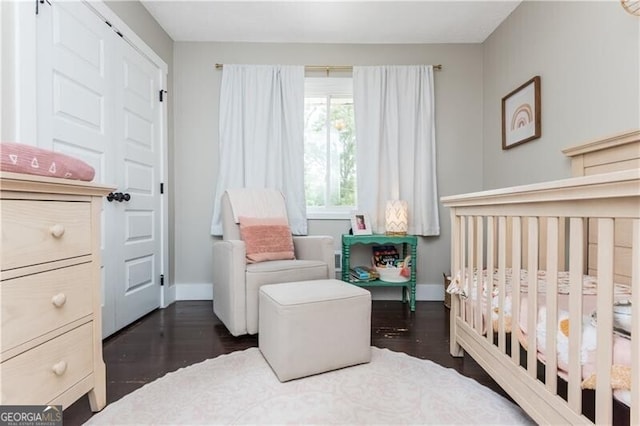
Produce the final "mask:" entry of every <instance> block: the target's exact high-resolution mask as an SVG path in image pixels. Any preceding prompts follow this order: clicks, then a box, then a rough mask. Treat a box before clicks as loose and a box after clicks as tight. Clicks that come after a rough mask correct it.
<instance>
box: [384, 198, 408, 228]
mask: <svg viewBox="0 0 640 426" xmlns="http://www.w3.org/2000/svg"><path fill="white" fill-rule="evenodd" d="M407 211H408V206H407V202H406V201H404V200H389V201H387V208H386V209H385V215H384V218H385V231H386V234H387V235H407V227H408V220H407V217H408V213H407Z"/></svg>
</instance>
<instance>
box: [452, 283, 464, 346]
mask: <svg viewBox="0 0 640 426" xmlns="http://www.w3.org/2000/svg"><path fill="white" fill-rule="evenodd" d="M459 312H460V298H459V297H458V295H451V312H450V314H449V353H450V354H451V356H453V357H457V358H460V357H462V356H464V349H462V346H460V344H459V343H458V341H457V340H456V334H457V333H456V332H457V330H456V318H457V317H458V316H459V315H460V314H459Z"/></svg>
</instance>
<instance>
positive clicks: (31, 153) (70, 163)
mask: <svg viewBox="0 0 640 426" xmlns="http://www.w3.org/2000/svg"><path fill="white" fill-rule="evenodd" d="M0 170H2V171H5V172H13V173H26V174H29V175H39V176H49V177H58V178H65V179H75V180H84V181H92V180H93V178H94V176H95V170H94V169H93V167H91V166H90V165H89V164H87V163H85V162H84V161H82V160H80V159H78V158H74V157H70V156H68V155H65V154H62V153H59V152H54V151H50V150H47V149H42V148H37V147H35V146H31V145H26V144H20V143H11V142H2V143H0Z"/></svg>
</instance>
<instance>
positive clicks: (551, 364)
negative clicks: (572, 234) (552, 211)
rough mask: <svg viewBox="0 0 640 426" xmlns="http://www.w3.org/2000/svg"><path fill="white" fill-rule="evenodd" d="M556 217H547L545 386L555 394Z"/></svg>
mask: <svg viewBox="0 0 640 426" xmlns="http://www.w3.org/2000/svg"><path fill="white" fill-rule="evenodd" d="M557 250H558V218H557V217H549V218H547V259H546V264H547V294H546V312H547V339H546V348H547V349H546V354H547V356H546V357H545V358H546V367H545V386H546V387H547V390H548V391H549V392H550V393H551V394H552V395H555V394H556V391H557V384H558V357H557V356H555V354H556V353H557V349H556V348H557V346H558V343H557V340H558V333H557V330H558V252H557Z"/></svg>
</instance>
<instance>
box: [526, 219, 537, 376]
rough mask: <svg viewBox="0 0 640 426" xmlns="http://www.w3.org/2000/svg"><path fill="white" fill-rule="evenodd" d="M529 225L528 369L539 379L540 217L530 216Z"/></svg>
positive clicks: (530, 374) (530, 373)
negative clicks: (537, 339) (537, 341)
mask: <svg viewBox="0 0 640 426" xmlns="http://www.w3.org/2000/svg"><path fill="white" fill-rule="evenodd" d="M527 225H528V228H529V231H528V233H527V235H528V238H527V253H528V256H527V271H528V274H529V277H528V278H529V279H528V289H527V371H528V373H529V376H531V377H532V378H533V379H534V380H535V379H537V377H538V375H537V372H538V369H537V361H538V357H537V354H538V347H537V345H536V325H537V316H538V218H537V217H528V218H527Z"/></svg>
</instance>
